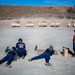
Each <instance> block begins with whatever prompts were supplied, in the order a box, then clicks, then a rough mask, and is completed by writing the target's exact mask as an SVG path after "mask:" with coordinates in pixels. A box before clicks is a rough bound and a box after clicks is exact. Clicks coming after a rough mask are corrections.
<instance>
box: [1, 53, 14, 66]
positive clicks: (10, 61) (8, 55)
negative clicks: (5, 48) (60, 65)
mask: <svg viewBox="0 0 75 75" xmlns="http://www.w3.org/2000/svg"><path fill="white" fill-rule="evenodd" d="M6 61H7V64H8V65H10V64H11V63H12V61H13V56H12V54H7V55H6V56H5V57H4V58H3V59H2V60H0V64H2V63H4V62H6Z"/></svg>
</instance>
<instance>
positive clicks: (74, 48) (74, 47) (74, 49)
mask: <svg viewBox="0 0 75 75" xmlns="http://www.w3.org/2000/svg"><path fill="white" fill-rule="evenodd" d="M73 51H74V53H75V43H73Z"/></svg>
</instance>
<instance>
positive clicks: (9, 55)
mask: <svg viewBox="0 0 75 75" xmlns="http://www.w3.org/2000/svg"><path fill="white" fill-rule="evenodd" d="M15 50H16V48H15V47H12V49H9V47H7V49H6V50H5V53H7V55H6V56H5V57H4V58H3V59H1V60H0V65H1V64H2V63H4V62H6V61H7V63H6V67H8V68H11V65H10V64H11V63H12V61H13V60H14V56H15V55H16V53H15Z"/></svg>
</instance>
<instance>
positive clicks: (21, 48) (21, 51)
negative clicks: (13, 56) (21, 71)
mask: <svg viewBox="0 0 75 75" xmlns="http://www.w3.org/2000/svg"><path fill="white" fill-rule="evenodd" d="M16 53H17V55H19V56H20V57H22V59H24V57H25V56H26V55H27V51H26V46H25V43H23V41H22V39H21V38H19V40H18V43H16Z"/></svg>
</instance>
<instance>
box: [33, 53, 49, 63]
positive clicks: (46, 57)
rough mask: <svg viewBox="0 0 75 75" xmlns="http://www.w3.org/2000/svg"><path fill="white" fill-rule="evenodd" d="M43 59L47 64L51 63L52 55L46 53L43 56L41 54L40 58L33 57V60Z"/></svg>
mask: <svg viewBox="0 0 75 75" xmlns="http://www.w3.org/2000/svg"><path fill="white" fill-rule="evenodd" d="M42 58H45V61H46V63H49V60H50V55H49V53H47V52H44V53H43V54H41V55H39V56H35V57H33V60H37V59H42Z"/></svg>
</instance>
